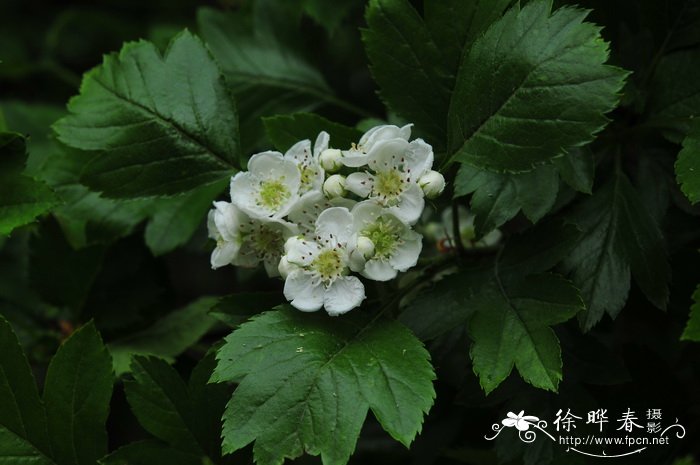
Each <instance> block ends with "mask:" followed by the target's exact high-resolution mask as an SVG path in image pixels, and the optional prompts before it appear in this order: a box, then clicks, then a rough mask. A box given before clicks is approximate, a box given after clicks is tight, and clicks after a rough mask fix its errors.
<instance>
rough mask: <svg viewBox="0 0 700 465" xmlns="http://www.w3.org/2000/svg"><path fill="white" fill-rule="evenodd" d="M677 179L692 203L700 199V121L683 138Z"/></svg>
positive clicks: (677, 165) (677, 167) (677, 164)
mask: <svg viewBox="0 0 700 465" xmlns="http://www.w3.org/2000/svg"><path fill="white" fill-rule="evenodd" d="M699 108H700V104H699ZM676 179H677V180H678V184H680V186H681V190H682V191H683V193H684V194H685V195H686V197H688V199H690V201H691V202H692V203H697V202H698V201H700V123H694V124H693V125H692V126H691V129H690V132H689V133H688V135H687V136H686V138H685V139H684V140H683V149H682V150H681V151H680V153H679V154H678V159H677V160H676Z"/></svg>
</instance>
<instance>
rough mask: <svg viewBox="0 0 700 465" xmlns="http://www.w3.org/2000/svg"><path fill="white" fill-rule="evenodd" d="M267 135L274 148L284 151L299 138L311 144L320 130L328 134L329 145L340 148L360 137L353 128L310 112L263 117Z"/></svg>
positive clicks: (347, 147)
mask: <svg viewBox="0 0 700 465" xmlns="http://www.w3.org/2000/svg"><path fill="white" fill-rule="evenodd" d="M263 124H264V125H265V131H266V132H267V137H268V138H269V139H270V141H271V142H272V144H273V145H274V146H275V148H276V149H277V150H279V151H281V152H286V151H287V150H288V149H289V148H290V147H291V146H292V145H294V144H295V143H297V142H298V141H300V140H304V139H308V140H310V141H311V143H312V144H313V143H314V141H315V140H316V137H317V136H318V134H319V133H320V132H321V131H326V132H327V133H328V134H329V135H330V142H329V144H330V147H332V148H338V149H341V150H345V149H349V148H350V145H351V144H352V143H356V142H357V141H359V140H360V137H362V133H361V132H360V131H358V130H357V129H355V128H351V127H349V126H344V125H342V124H338V123H334V122H332V121H329V120H327V119H326V118H323V117H322V116H318V115H315V114H312V113H295V114H292V115H278V116H272V117H269V118H263Z"/></svg>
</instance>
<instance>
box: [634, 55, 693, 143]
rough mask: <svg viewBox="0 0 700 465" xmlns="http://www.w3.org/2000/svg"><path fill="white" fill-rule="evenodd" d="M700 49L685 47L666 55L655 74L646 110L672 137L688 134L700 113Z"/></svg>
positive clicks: (675, 138)
mask: <svg viewBox="0 0 700 465" xmlns="http://www.w3.org/2000/svg"><path fill="white" fill-rule="evenodd" d="M699 64H700V50H699V49H697V48H693V49H690V50H681V51H677V52H674V53H671V54H669V55H666V56H664V57H663V58H661V60H660V61H659V65H658V66H657V68H656V72H655V73H654V78H653V80H652V82H651V86H650V89H649V93H650V96H649V100H648V102H647V108H646V110H645V113H646V114H647V116H648V118H649V122H650V123H651V124H656V125H660V126H662V127H664V128H667V129H669V130H671V131H672V132H670V133H668V134H666V135H667V136H670V139H671V140H674V141H680V140H682V138H683V136H684V135H685V134H688V133H689V131H690V128H691V125H692V123H693V118H694V117H696V116H698V115H700V66H698V65H699Z"/></svg>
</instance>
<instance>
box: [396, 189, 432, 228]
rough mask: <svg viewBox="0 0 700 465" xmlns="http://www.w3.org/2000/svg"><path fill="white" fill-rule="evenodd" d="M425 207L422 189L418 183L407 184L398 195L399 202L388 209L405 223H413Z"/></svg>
mask: <svg viewBox="0 0 700 465" xmlns="http://www.w3.org/2000/svg"><path fill="white" fill-rule="evenodd" d="M423 207H425V199H424V198H423V190H422V189H421V188H420V187H419V186H418V184H409V186H408V188H407V189H406V190H404V191H403V192H402V193H401V195H400V196H399V204H398V205H396V206H393V207H390V208H389V211H390V212H391V213H393V214H394V215H396V217H397V218H399V219H400V220H401V221H403V222H405V223H407V224H414V223H415V222H416V221H418V218H420V215H421V213H423Z"/></svg>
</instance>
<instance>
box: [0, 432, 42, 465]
mask: <svg viewBox="0 0 700 465" xmlns="http://www.w3.org/2000/svg"><path fill="white" fill-rule="evenodd" d="M0 463H3V464H8V465H11V464H19V463H21V464H22V465H56V464H55V463H54V462H53V461H52V460H51V459H49V458H48V457H46V456H45V455H44V454H42V453H41V451H39V449H37V448H36V447H35V446H34V445H32V444H31V443H29V442H28V441H26V440H24V439H23V438H22V437H20V436H18V435H17V434H15V433H13V432H12V431H10V430H9V429H7V428H5V427H4V426H2V425H0Z"/></svg>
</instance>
